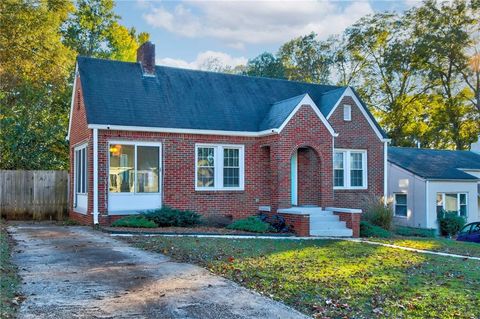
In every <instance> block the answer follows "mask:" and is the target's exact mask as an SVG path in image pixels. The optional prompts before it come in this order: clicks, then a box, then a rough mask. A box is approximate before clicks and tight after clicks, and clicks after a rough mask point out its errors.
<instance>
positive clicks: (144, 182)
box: [109, 143, 161, 193]
mask: <svg viewBox="0 0 480 319" xmlns="http://www.w3.org/2000/svg"><path fill="white" fill-rule="evenodd" d="M160 151H161V148H160V145H158V144H154V143H131V144H130V143H111V144H110V147H109V152H110V167H109V190H110V193H159V191H160V167H161V166H160Z"/></svg>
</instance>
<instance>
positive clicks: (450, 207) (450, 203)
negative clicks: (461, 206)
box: [445, 194, 458, 212]
mask: <svg viewBox="0 0 480 319" xmlns="http://www.w3.org/2000/svg"><path fill="white" fill-rule="evenodd" d="M445 210H446V211H449V212H456V211H458V206H457V194H445Z"/></svg>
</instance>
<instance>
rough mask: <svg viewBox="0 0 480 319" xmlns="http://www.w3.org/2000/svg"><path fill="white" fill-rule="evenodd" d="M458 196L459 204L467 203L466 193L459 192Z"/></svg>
mask: <svg viewBox="0 0 480 319" xmlns="http://www.w3.org/2000/svg"><path fill="white" fill-rule="evenodd" d="M459 196H460V205H466V204H467V194H459Z"/></svg>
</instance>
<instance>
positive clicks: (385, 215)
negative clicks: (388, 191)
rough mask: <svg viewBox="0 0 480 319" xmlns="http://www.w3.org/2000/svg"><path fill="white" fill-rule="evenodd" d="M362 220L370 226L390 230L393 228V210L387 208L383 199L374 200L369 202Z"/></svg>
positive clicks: (388, 206)
mask: <svg viewBox="0 0 480 319" xmlns="http://www.w3.org/2000/svg"><path fill="white" fill-rule="evenodd" d="M362 218H363V220H364V221H367V222H369V223H370V224H373V225H375V226H378V227H382V228H383V229H385V230H390V229H391V228H392V220H393V210H392V207H391V206H390V205H387V206H385V204H384V203H383V200H382V199H380V198H373V199H370V200H369V201H368V203H367V208H366V209H365V212H364V213H363V214H362Z"/></svg>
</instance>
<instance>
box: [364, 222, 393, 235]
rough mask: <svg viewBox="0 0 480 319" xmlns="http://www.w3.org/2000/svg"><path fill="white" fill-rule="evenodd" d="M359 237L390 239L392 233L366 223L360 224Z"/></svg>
mask: <svg viewBox="0 0 480 319" xmlns="http://www.w3.org/2000/svg"><path fill="white" fill-rule="evenodd" d="M360 237H376V238H390V237H392V233H391V232H389V231H388V230H385V229H383V228H382V227H379V226H376V225H373V224H371V223H369V222H366V221H361V222H360Z"/></svg>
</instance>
